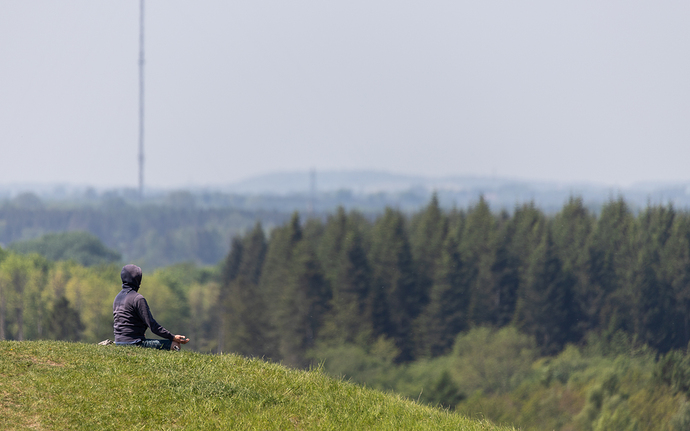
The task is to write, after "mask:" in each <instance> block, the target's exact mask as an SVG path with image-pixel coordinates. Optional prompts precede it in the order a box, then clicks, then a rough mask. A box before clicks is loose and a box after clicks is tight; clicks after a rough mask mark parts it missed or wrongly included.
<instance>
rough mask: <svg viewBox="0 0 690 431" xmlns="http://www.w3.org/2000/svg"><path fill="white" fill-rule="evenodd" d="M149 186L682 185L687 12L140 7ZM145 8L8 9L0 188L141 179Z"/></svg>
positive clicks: (10, 2)
mask: <svg viewBox="0 0 690 431" xmlns="http://www.w3.org/2000/svg"><path fill="white" fill-rule="evenodd" d="M145 19H146V72H145V73H146V90H145V91H146V134H145V136H146V138H145V146H146V151H145V152H146V170H145V178H146V180H145V181H146V184H147V185H150V186H156V187H161V186H163V187H181V186H185V185H190V184H192V185H211V184H214V185H215V184H227V183H231V182H234V181H238V180H241V179H244V178H247V177H250V176H253V175H257V174H262V173H267V172H273V171H295V170H308V169H311V168H315V169H317V171H318V170H331V169H338V170H340V169H377V170H385V171H389V172H395V173H410V174H422V175H433V176H440V175H486V176H490V175H496V176H499V177H512V178H520V179H536V180H556V181H563V182H571V181H587V182H600V183H608V184H617V185H628V184H631V183H633V182H636V181H647V180H654V181H690V163H689V162H690V26H689V25H688V22H690V2H688V1H687V0H684V1H666V2H658V1H645V2H640V1H629V0H627V1H615V0H612V1H601V0H598V1H588V0H584V1H583V0H578V1H553V0H540V1H491V0H482V1H460V0H453V1H433V0H432V1H424V2H422V1H400V0H396V1H371V0H368V1H358V0H355V1H353V0H348V1H340V2H334V1H297V0H290V1H285V0H282V1H269V0H252V1H228V0H196V1H188V0H187V1H181V0H147V1H146V15H145ZM138 37H139V1H138V0H103V1H93V0H81V1H77V0H61V1H54V0H50V1H37V0H32V1H25V0H0V149H1V153H0V184H3V183H4V184H8V183H26V182H31V183H53V182H62V183H72V184H90V185H94V186H99V187H109V186H132V187H135V186H136V185H137V181H138V179H137V178H138V177H137V175H138V174H137V169H138V165H137V151H138V150H137V145H138V144H137V137H138V117H137V116H138V69H137V68H138V66H137V60H138Z"/></svg>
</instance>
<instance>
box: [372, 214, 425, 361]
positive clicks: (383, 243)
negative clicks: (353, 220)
mask: <svg viewBox="0 0 690 431" xmlns="http://www.w3.org/2000/svg"><path fill="white" fill-rule="evenodd" d="M370 261H371V263H372V267H373V271H374V274H373V279H374V292H373V297H374V298H380V299H378V300H377V301H376V305H377V306H380V308H378V307H377V309H375V310H373V313H372V314H373V326H374V332H375V335H384V336H386V337H389V338H391V339H393V341H394V342H395V344H396V346H397V348H398V349H399V350H400V352H401V353H400V356H399V358H398V360H401V361H408V360H411V359H413V350H414V346H413V342H412V322H413V320H414V319H415V318H416V317H417V315H418V314H419V312H420V311H421V310H420V305H421V302H422V300H423V294H422V292H421V291H420V290H419V288H418V286H417V280H416V277H415V267H414V262H413V260H412V253H411V251H410V244H409V241H408V238H407V233H406V230H405V219H404V217H403V215H402V214H401V213H400V212H399V211H395V210H393V209H391V208H387V209H386V211H385V213H384V214H383V216H382V217H380V218H379V219H378V220H377V222H376V224H375V226H374V230H373V233H372V246H371V258H370Z"/></svg>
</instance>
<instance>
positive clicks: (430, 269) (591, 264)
mask: <svg viewBox="0 0 690 431" xmlns="http://www.w3.org/2000/svg"><path fill="white" fill-rule="evenodd" d="M689 301H690V213H688V212H684V211H677V210H675V209H674V208H673V207H672V206H649V207H647V208H646V209H645V210H643V211H641V212H639V213H637V214H635V213H633V212H632V211H631V210H630V208H629V207H628V205H627V204H626V203H625V201H624V200H623V199H617V200H612V201H610V202H608V203H607V204H605V205H604V206H603V207H602V208H601V211H600V213H598V214H593V213H592V212H591V211H590V210H588V209H587V208H586V207H585V206H584V204H583V202H582V200H581V199H579V198H571V199H570V200H569V202H567V204H565V205H564V206H563V208H562V209H561V210H560V211H559V212H558V213H557V214H555V215H553V216H547V215H545V214H544V213H543V212H542V211H540V210H539V209H538V208H536V207H535V206H534V205H533V204H525V205H522V206H519V207H517V208H516V209H515V211H514V212H513V213H512V214H509V213H508V212H505V211H503V212H500V213H493V212H492V211H491V209H490V208H489V205H488V204H487V202H486V201H485V200H484V199H483V198H481V199H480V200H479V202H478V203H477V204H476V205H474V206H473V207H471V208H469V209H467V210H458V209H455V210H452V211H442V210H441V208H440V207H439V204H438V200H437V199H436V197H434V198H432V200H431V202H430V203H429V204H428V206H426V207H425V208H424V209H423V210H422V211H419V212H418V213H416V214H413V215H412V216H410V217H407V216H405V215H404V214H403V213H402V212H400V211H397V210H395V209H392V208H388V209H386V210H385V212H384V213H383V214H382V215H381V216H380V217H378V218H376V219H373V220H371V219H367V218H365V217H364V216H362V215H361V214H359V213H357V212H349V213H346V212H345V211H344V210H343V209H339V210H338V211H337V212H336V213H334V214H332V215H331V216H329V217H328V219H327V220H325V221H320V220H314V219H310V220H306V221H305V222H304V223H302V222H301V221H300V218H299V215H298V214H295V215H293V217H292V219H291V221H290V222H289V223H286V224H285V225H283V226H280V227H278V228H276V229H274V230H273V231H272V232H271V235H270V238H267V237H266V236H265V233H264V230H263V229H262V227H261V226H260V225H258V224H257V226H256V227H255V228H254V229H253V230H252V231H250V232H248V233H246V234H244V235H242V236H237V237H235V238H234V239H233V241H232V246H231V250H230V253H229V254H228V256H227V257H226V259H225V261H224V262H223V264H222V271H221V275H220V280H219V300H218V309H217V313H218V316H219V318H218V320H217V322H218V329H217V330H218V341H217V343H218V345H217V346H215V348H216V349H217V350H219V351H226V350H230V351H235V352H240V353H243V354H247V355H255V356H264V357H270V358H273V359H276V360H281V361H284V362H286V363H289V364H292V365H297V366H303V365H305V364H306V363H307V362H308V358H309V354H310V351H313V349H314V348H316V347H318V346H325V345H334V344H342V343H353V344H355V345H360V346H363V347H365V348H366V347H371V346H373V345H374V344H376V343H377V342H381V341H386V342H389V343H390V344H391V346H392V347H393V348H394V349H395V351H396V361H398V362H407V361H412V360H415V359H418V358H430V357H436V356H439V355H443V354H445V353H447V352H448V351H449V350H450V349H451V348H452V345H453V342H454V340H455V339H456V337H457V336H458V334H460V333H463V332H464V331H467V330H469V329H470V328H473V327H480V326H491V327H497V328H500V327H503V326H506V325H513V326H515V327H516V328H518V329H519V330H520V331H521V332H523V333H525V334H528V335H530V336H532V337H534V339H535V340H536V343H537V345H538V347H539V348H540V350H541V352H542V354H544V355H552V354H556V353H557V352H559V351H561V350H562V349H563V348H564V347H565V346H566V345H567V344H569V343H580V342H581V341H583V340H584V339H585V337H586V336H587V335H588V334H590V333H596V334H598V335H602V334H603V335H606V334H614V333H616V332H619V331H622V332H623V333H626V334H629V335H631V336H634V337H636V339H637V340H638V341H639V342H641V343H644V344H647V345H649V346H651V347H652V348H654V349H656V350H657V351H659V352H666V351H669V350H671V349H677V348H685V347H686V346H687V345H688V341H690V316H689V315H688V313H686V310H687V309H688V305H690V303H689Z"/></svg>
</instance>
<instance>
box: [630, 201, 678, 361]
mask: <svg viewBox="0 0 690 431" xmlns="http://www.w3.org/2000/svg"><path fill="white" fill-rule="evenodd" d="M674 218H675V211H674V210H673V208H671V207H670V208H663V207H648V208H647V210H646V211H645V212H644V213H643V214H641V215H640V217H639V219H640V233H639V244H638V247H639V257H638V262H637V266H636V268H635V275H634V279H633V284H632V292H631V296H632V299H633V301H634V302H633V304H634V305H633V312H634V330H635V333H636V334H637V335H638V336H639V337H640V339H641V341H643V342H645V343H647V344H649V345H651V346H652V347H654V348H656V349H657V350H659V351H662V352H666V351H668V350H670V349H671V348H673V347H685V346H684V345H682V344H680V343H679V340H680V338H681V337H682V333H681V332H680V331H681V325H680V324H677V323H678V322H679V321H680V316H676V315H675V313H674V312H675V310H674V307H673V305H672V304H673V302H674V295H673V290H672V286H671V281H670V280H669V279H668V278H667V277H665V274H664V271H663V270H662V261H661V254H662V252H663V249H664V247H665V246H666V242H667V241H668V239H669V238H670V236H671V233H672V228H673V220H674Z"/></svg>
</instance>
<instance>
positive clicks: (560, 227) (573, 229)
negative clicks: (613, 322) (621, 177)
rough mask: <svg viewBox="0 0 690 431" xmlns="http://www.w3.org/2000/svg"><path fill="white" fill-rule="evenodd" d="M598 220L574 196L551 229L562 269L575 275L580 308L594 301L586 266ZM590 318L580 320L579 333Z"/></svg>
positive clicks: (583, 331)
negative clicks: (588, 250) (590, 243)
mask: <svg viewBox="0 0 690 431" xmlns="http://www.w3.org/2000/svg"><path fill="white" fill-rule="evenodd" d="M594 223H595V219H594V217H593V216H592V215H591V214H590V213H589V211H588V210H587V208H585V206H584V204H583V202H582V198H574V197H571V198H570V200H569V201H568V203H567V204H566V205H565V206H564V207H563V209H562V210H561V211H560V212H559V213H558V214H556V216H555V217H554V220H553V223H552V225H551V226H552V232H553V240H554V245H555V247H556V252H557V254H558V256H559V258H560V259H561V262H563V270H564V271H567V272H569V273H571V274H572V275H573V277H575V300H576V301H577V303H578V307H579V308H580V309H583V310H586V309H587V308H588V304H589V303H590V302H591V297H590V295H591V290H590V286H589V281H590V280H589V275H588V267H587V249H588V247H589V242H590V241H591V235H592V231H593V229H594ZM593 323H594V322H592V321H591V319H581V320H580V321H579V322H578V328H577V330H578V332H580V333H582V334H584V333H585V332H587V331H589V330H590V329H591V325H592V324H593Z"/></svg>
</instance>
